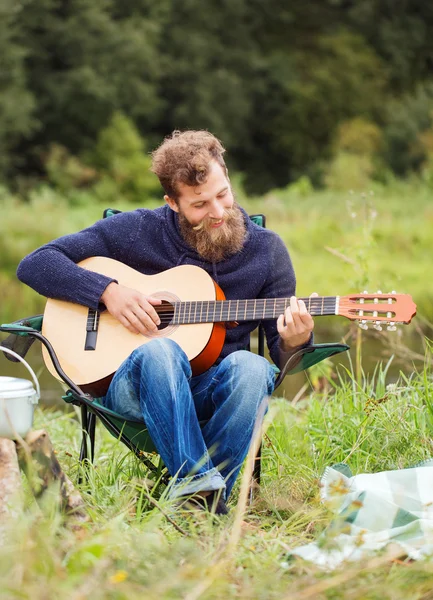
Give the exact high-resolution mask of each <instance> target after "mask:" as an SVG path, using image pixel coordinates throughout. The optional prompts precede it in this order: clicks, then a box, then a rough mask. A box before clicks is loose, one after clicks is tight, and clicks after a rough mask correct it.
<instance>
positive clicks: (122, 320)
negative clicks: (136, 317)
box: [117, 315, 140, 335]
mask: <svg viewBox="0 0 433 600" xmlns="http://www.w3.org/2000/svg"><path fill="white" fill-rule="evenodd" d="M117 319H118V321H119V323H121V324H122V325H123V327H125V328H126V329H127V330H128V331H130V332H131V333H135V334H137V335H138V334H139V333H140V331H139V330H138V329H137V328H136V327H134V326H133V325H132V323H130V322H129V320H128V319H127V317H125V316H123V315H119V316H118V317H117Z"/></svg>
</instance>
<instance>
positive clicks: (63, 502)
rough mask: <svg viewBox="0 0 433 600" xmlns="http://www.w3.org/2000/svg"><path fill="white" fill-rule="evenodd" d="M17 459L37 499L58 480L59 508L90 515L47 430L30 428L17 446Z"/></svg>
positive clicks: (82, 516) (84, 517) (80, 515)
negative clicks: (56, 453)
mask: <svg viewBox="0 0 433 600" xmlns="http://www.w3.org/2000/svg"><path fill="white" fill-rule="evenodd" d="M18 460H19V464H20V466H21V468H22V469H23V471H24V472H25V473H26V475H27V478H28V480H29V484H30V487H31V489H32V491H33V494H34V495H35V497H36V498H37V499H38V498H40V497H41V496H42V494H43V493H44V492H45V491H46V490H47V489H48V487H50V485H52V484H53V483H54V482H58V484H59V489H60V492H59V503H60V508H61V509H62V510H63V511H64V512H66V514H68V515H73V516H74V517H75V518H77V519H79V520H80V521H85V520H87V519H88V515H87V513H86V511H85V505H84V501H83V499H82V497H81V495H80V493H79V492H78V491H77V490H76V489H75V487H74V485H73V483H72V481H71V480H70V479H69V478H68V477H67V476H66V475H65V473H64V472H63V471H62V468H61V466H60V463H59V461H58V460H57V457H56V455H55V453H54V449H53V445H52V443H51V440H50V438H49V436H48V433H47V432H46V431H45V430H43V429H40V430H37V431H31V432H30V433H29V434H28V435H27V437H26V439H25V442H24V443H21V444H20V445H19V446H18Z"/></svg>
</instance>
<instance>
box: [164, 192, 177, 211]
mask: <svg viewBox="0 0 433 600" xmlns="http://www.w3.org/2000/svg"><path fill="white" fill-rule="evenodd" d="M164 200H165V201H166V202H167V204H168V205H169V207H170V208H171V210H174V212H179V207H178V205H177V202H176V200H173V198H170V196H167V195H165V196H164Z"/></svg>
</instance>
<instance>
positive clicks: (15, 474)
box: [0, 438, 23, 521]
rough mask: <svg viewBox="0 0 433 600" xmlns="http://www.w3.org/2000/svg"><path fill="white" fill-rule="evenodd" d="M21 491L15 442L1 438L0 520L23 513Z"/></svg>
mask: <svg viewBox="0 0 433 600" xmlns="http://www.w3.org/2000/svg"><path fill="white" fill-rule="evenodd" d="M21 492H22V489H21V474H20V469H19V465H18V457H17V451H16V447H15V442H13V441H12V440H7V439H6V438H0V521H4V520H6V519H8V518H9V517H16V516H18V515H19V514H20V513H21V511H22V509H23V501H22V496H21Z"/></svg>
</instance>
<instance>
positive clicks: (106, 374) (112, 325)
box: [42, 257, 225, 396]
mask: <svg viewBox="0 0 433 600" xmlns="http://www.w3.org/2000/svg"><path fill="white" fill-rule="evenodd" d="M79 265H80V266H81V267H83V268H85V269H89V270H90V271H95V272H96V273H101V274H103V275H107V276H109V277H112V278H113V279H116V280H117V281H118V282H119V284H121V285H125V286H127V287H130V288H133V289H136V290H138V291H140V292H142V293H143V294H145V295H147V296H154V297H156V298H159V299H161V300H166V301H168V302H179V301H181V302H189V301H197V300H212V301H213V300H224V294H223V292H222V290H221V289H220V288H219V287H218V286H217V284H216V283H215V282H214V281H213V279H212V278H211V277H210V276H209V275H208V274H207V273H206V271H204V270H203V269H200V268H199V267H194V266H192V265H182V266H179V267H175V268H173V269H169V270H168V271H164V272H163V273H160V274H158V275H143V274H141V273H139V272H137V271H135V270H134V269H132V268H130V267H128V266H126V265H124V264H122V263H120V262H118V261H116V260H112V259H110V258H104V257H92V258H88V259H86V260H84V261H82V262H81V263H79ZM88 316H89V309H88V308H87V307H85V306H81V305H78V304H73V303H71V302H65V301H62V300H53V299H49V300H48V301H47V304H46V308H45V313H44V319H43V328H42V333H43V335H44V336H45V337H46V338H47V339H48V340H49V341H50V342H51V344H52V346H53V348H54V350H55V352H56V354H57V356H58V359H59V362H60V365H61V367H62V369H63V370H64V371H65V373H66V374H67V375H68V376H69V377H70V378H71V379H72V380H73V381H74V382H75V383H76V384H77V385H79V386H80V387H81V388H82V389H83V391H85V392H87V393H90V394H92V395H94V396H101V395H104V394H105V393H106V391H107V389H108V385H109V383H110V381H111V379H112V377H113V375H114V373H115V372H116V370H117V369H118V368H119V366H120V365H121V364H122V362H123V361H124V360H125V359H126V358H127V357H128V356H129V355H130V354H131V352H133V351H134V350H135V349H136V348H138V347H139V346H141V345H142V344H147V343H149V342H150V341H152V340H153V339H156V338H168V339H171V340H173V341H175V342H177V343H178V344H179V346H180V347H181V348H182V349H183V350H184V352H185V353H186V355H187V356H188V359H189V360H190V362H191V367H192V371H193V374H194V375H198V374H200V373H203V372H204V371H206V370H207V369H209V367H211V366H212V365H213V363H214V362H215V361H216V359H217V358H218V356H219V355H220V353H221V350H222V347H223V345H224V339H225V326H224V325H223V324H222V323H195V324H182V325H168V326H167V327H166V328H164V329H161V330H159V331H157V332H155V333H149V334H148V335H146V336H143V335H141V334H133V333H131V332H129V331H128V330H127V329H126V328H125V327H124V326H123V325H121V324H120V323H119V322H118V321H117V320H116V319H115V318H114V317H113V316H112V315H110V313H108V311H104V312H102V313H100V316H99V323H98V329H97V338H96V344H95V349H94V350H85V345H86V325H87V321H88ZM43 357H44V361H45V364H46V366H47V368H48V370H49V371H50V373H51V374H52V375H54V377H56V378H57V379H59V376H58V374H57V372H56V370H55V368H54V365H53V364H52V361H51V359H50V357H49V355H48V352H47V351H46V350H45V348H43Z"/></svg>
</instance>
